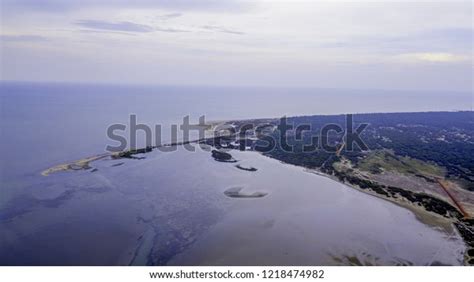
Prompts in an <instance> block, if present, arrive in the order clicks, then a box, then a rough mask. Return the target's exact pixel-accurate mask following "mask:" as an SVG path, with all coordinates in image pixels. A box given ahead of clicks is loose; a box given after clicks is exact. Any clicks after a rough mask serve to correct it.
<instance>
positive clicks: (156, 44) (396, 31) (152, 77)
mask: <svg viewBox="0 0 474 282" xmlns="http://www.w3.org/2000/svg"><path fill="white" fill-rule="evenodd" d="M0 2H1V3H2V11H1V13H2V15H1V20H2V22H1V31H0V34H1V35H0V36H1V37H0V40H1V52H2V53H1V78H2V80H28V81H81V82H103V83H133V84H141V83H146V84H186V85H188V84H207V85H272V86H305V87H306V86H315V87H329V88H375V89H423V90H458V91H459V90H460V91H472V79H473V78H472V76H473V67H472V63H473V59H472V58H473V50H472V48H473V26H472V20H473V18H472V2H470V1H468V2H452V1H443V2H437V3H434V2H429V1H422V2H417V3H410V2H408V1H398V2H395V3H394V2H392V3H387V2H382V1H373V2H360V1H357V2H355V3H342V2H337V1H336V2H334V1H311V2H310V1H300V2H298V1H291V2H290V1H279V2H270V1H223V0H218V1H209V0H204V1H182V0H169V1H166V0H161V1H160V0H154V1H152V0H135V1H132V0H130V1H125V0H118V1H106V0H97V1H92V0H85V1H63V0H45V1H41V0H16V1H10V0H0ZM329 2H331V3H329Z"/></svg>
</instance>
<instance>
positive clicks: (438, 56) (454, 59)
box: [398, 52, 470, 63]
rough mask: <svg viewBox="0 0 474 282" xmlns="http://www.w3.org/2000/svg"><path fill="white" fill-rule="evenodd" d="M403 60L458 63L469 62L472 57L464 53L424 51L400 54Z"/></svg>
mask: <svg viewBox="0 0 474 282" xmlns="http://www.w3.org/2000/svg"><path fill="white" fill-rule="evenodd" d="M398 58H400V59H401V60H402V61H406V62H419V61H421V62H431V63H458V62H468V61H469V60H470V57H468V56H464V55H456V54H451V53H436V52H424V53H409V54H401V55H399V56H398Z"/></svg>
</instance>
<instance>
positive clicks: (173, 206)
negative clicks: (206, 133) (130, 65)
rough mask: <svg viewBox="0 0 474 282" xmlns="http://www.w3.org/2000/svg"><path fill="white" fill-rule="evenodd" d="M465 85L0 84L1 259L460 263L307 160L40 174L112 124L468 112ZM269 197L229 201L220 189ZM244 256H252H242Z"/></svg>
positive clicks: (189, 160)
mask: <svg viewBox="0 0 474 282" xmlns="http://www.w3.org/2000/svg"><path fill="white" fill-rule="evenodd" d="M470 105H471V94H470V93H420V92H417V93H414V92H413V93H411V92H396V91H392V92H388V91H375V90H372V91H361V90H357V91H356V90H327V89H281V88H279V89H272V88H244V87H240V88H239V87H235V88H230V87H227V88H224V87H172V86H166V87H165V86H161V87H146V86H140V87H138V86H105V85H77V84H38V83H2V84H0V106H1V108H0V117H1V119H0V137H1V139H0V140H1V141H0V142H1V146H0V154H1V156H2V157H1V159H0V180H1V185H0V265H11V264H13V265H22V264H27V265H48V264H49V265H56V264H83V265H116V264H138V265H143V264H211V265H212V264H246V263H249V264H337V263H341V261H342V263H344V262H345V260H350V261H354V258H356V260H357V261H360V262H361V263H379V264H405V263H406V264H430V263H441V264H459V263H461V261H462V255H461V252H462V250H463V247H464V244H463V243H462V240H461V239H460V238H459V236H457V235H456V234H455V233H453V232H452V230H450V229H449V228H445V229H441V228H434V227H432V226H429V225H426V224H424V223H421V222H420V221H419V220H418V219H416V217H415V216H414V215H413V214H412V213H411V212H409V211H408V210H405V209H403V208H400V207H398V206H395V205H393V204H390V203H388V202H386V201H382V200H379V199H376V198H374V197H371V196H368V195H365V194H362V193H359V192H357V191H354V190H351V189H350V188H348V187H346V186H344V185H342V184H339V183H337V182H334V181H332V180H329V179H327V178H325V177H322V176H319V175H315V174H312V173H308V172H305V171H304V170H303V169H301V168H297V167H294V166H289V165H285V164H281V163H279V162H277V161H275V160H271V159H268V158H266V157H263V156H260V155H258V154H256V153H252V152H235V155H236V157H237V158H238V159H239V161H240V162H242V163H243V164H249V165H253V166H255V167H257V168H258V169H259V170H258V171H257V172H254V173H253V172H247V171H242V170H238V169H236V168H235V167H234V166H233V165H232V164H224V163H218V162H215V161H214V160H213V159H212V158H211V157H210V153H208V152H203V151H199V152H196V153H190V152H185V151H182V150H181V151H178V152H175V153H162V152H153V153H150V154H147V155H145V157H146V158H145V159H143V160H125V161H124V160H100V161H97V162H94V163H92V166H93V167H94V168H97V171H95V172H91V171H90V170H88V171H75V172H63V173H57V174H53V175H50V176H47V177H44V176H42V175H41V171H43V170H44V169H47V168H49V167H51V166H54V165H57V164H61V163H64V162H69V161H72V160H76V159H80V158H84V157H88V156H91V155H95V154H98V153H102V152H104V149H105V146H106V145H108V144H110V145H113V144H114V143H112V142H111V141H110V140H108V138H107V136H106V129H107V127H108V126H109V125H111V124H114V123H123V124H126V125H127V124H128V121H129V115H130V114H136V115H137V117H138V122H140V123H145V124H148V125H155V124H162V125H163V126H164V129H165V132H164V133H163V135H164V139H165V140H167V139H169V137H168V136H169V133H167V130H166V127H167V125H169V124H171V123H177V122H179V121H180V120H181V119H182V118H183V117H184V116H186V115H189V116H190V119H191V122H192V123H193V122H194V123H195V122H197V121H198V118H199V116H201V115H205V116H206V120H223V119H224V120H225V119H239V118H261V117H280V116H283V115H286V116H295V115H313V114H314V115H316V114H339V113H361V112H407V111H438V110H467V109H469V107H470ZM231 187H243V191H250V192H252V191H262V192H265V193H268V195H267V196H266V197H263V198H259V199H236V198H228V197H226V196H225V195H224V193H223V192H224V191H225V190H226V189H228V188H231ZM249 258H251V259H249Z"/></svg>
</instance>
